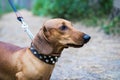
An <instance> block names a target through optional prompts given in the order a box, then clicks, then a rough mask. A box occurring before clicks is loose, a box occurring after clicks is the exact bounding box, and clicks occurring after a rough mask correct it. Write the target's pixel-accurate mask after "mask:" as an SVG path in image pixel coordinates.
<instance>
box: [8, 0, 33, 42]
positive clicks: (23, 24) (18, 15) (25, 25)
mask: <svg viewBox="0 0 120 80" xmlns="http://www.w3.org/2000/svg"><path fill="white" fill-rule="evenodd" d="M8 2H9V4H10V6H11V7H12V9H13V11H14V12H15V14H16V16H17V20H18V21H20V22H21V23H22V26H21V27H22V28H23V29H24V31H25V32H26V33H27V35H28V36H29V37H30V39H31V40H33V38H34V36H33V34H32V33H31V31H30V30H29V28H28V25H27V24H26V23H25V22H24V19H23V17H22V16H21V15H20V13H19V12H18V11H17V9H16V7H15V6H14V5H13V0H8Z"/></svg>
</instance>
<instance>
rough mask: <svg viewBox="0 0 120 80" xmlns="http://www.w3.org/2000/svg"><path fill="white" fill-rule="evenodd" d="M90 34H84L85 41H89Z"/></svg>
mask: <svg viewBox="0 0 120 80" xmlns="http://www.w3.org/2000/svg"><path fill="white" fill-rule="evenodd" d="M90 38H91V37H90V36H89V35H87V34H85V35H84V36H83V39H84V43H87V42H88V41H89V40H90Z"/></svg>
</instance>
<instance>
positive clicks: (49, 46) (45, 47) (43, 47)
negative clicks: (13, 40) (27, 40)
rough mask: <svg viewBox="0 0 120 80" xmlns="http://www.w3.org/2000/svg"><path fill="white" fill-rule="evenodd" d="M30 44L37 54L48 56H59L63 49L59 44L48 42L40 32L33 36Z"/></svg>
mask: <svg viewBox="0 0 120 80" xmlns="http://www.w3.org/2000/svg"><path fill="white" fill-rule="evenodd" d="M32 44H33V45H34V47H35V49H36V50H37V51H38V52H39V53H41V54H44V55H49V56H60V54H61V52H62V51H63V49H64V48H63V47H62V46H60V45H59V44H55V43H51V42H50V41H48V40H47V38H46V37H45V35H44V34H43V32H42V30H40V32H39V33H38V34H37V35H36V36H35V38H34V40H33V42H32Z"/></svg>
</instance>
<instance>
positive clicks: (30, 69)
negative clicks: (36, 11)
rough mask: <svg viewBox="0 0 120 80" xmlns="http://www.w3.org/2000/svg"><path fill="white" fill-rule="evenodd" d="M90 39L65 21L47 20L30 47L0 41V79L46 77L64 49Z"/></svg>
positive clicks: (20, 79) (41, 78) (79, 45)
mask: <svg viewBox="0 0 120 80" xmlns="http://www.w3.org/2000/svg"><path fill="white" fill-rule="evenodd" d="M89 40H90V36H89V35H87V34H84V33H82V32H80V31H78V30H76V29H75V28H73V25H72V24H71V22H69V21H67V20H64V19H51V20H48V21H47V22H46V23H45V24H44V25H43V27H42V28H41V29H40V31H39V32H38V33H37V35H36V36H35V38H34V39H33V41H32V43H31V46H30V47H27V48H21V47H18V46H15V45H12V44H9V43H4V42H0V80H49V79H50V76H51V74H52V71H53V68H54V66H55V63H56V62H57V60H58V58H59V57H60V55H61V52H62V51H63V49H64V48H68V47H75V48H79V47H82V46H83V45H84V44H85V43H87V42H88V41H89Z"/></svg>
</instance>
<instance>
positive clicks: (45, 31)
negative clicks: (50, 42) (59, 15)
mask: <svg viewBox="0 0 120 80" xmlns="http://www.w3.org/2000/svg"><path fill="white" fill-rule="evenodd" d="M43 34H44V36H45V37H49V36H50V32H49V29H47V28H46V27H45V26H44V27H43Z"/></svg>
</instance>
